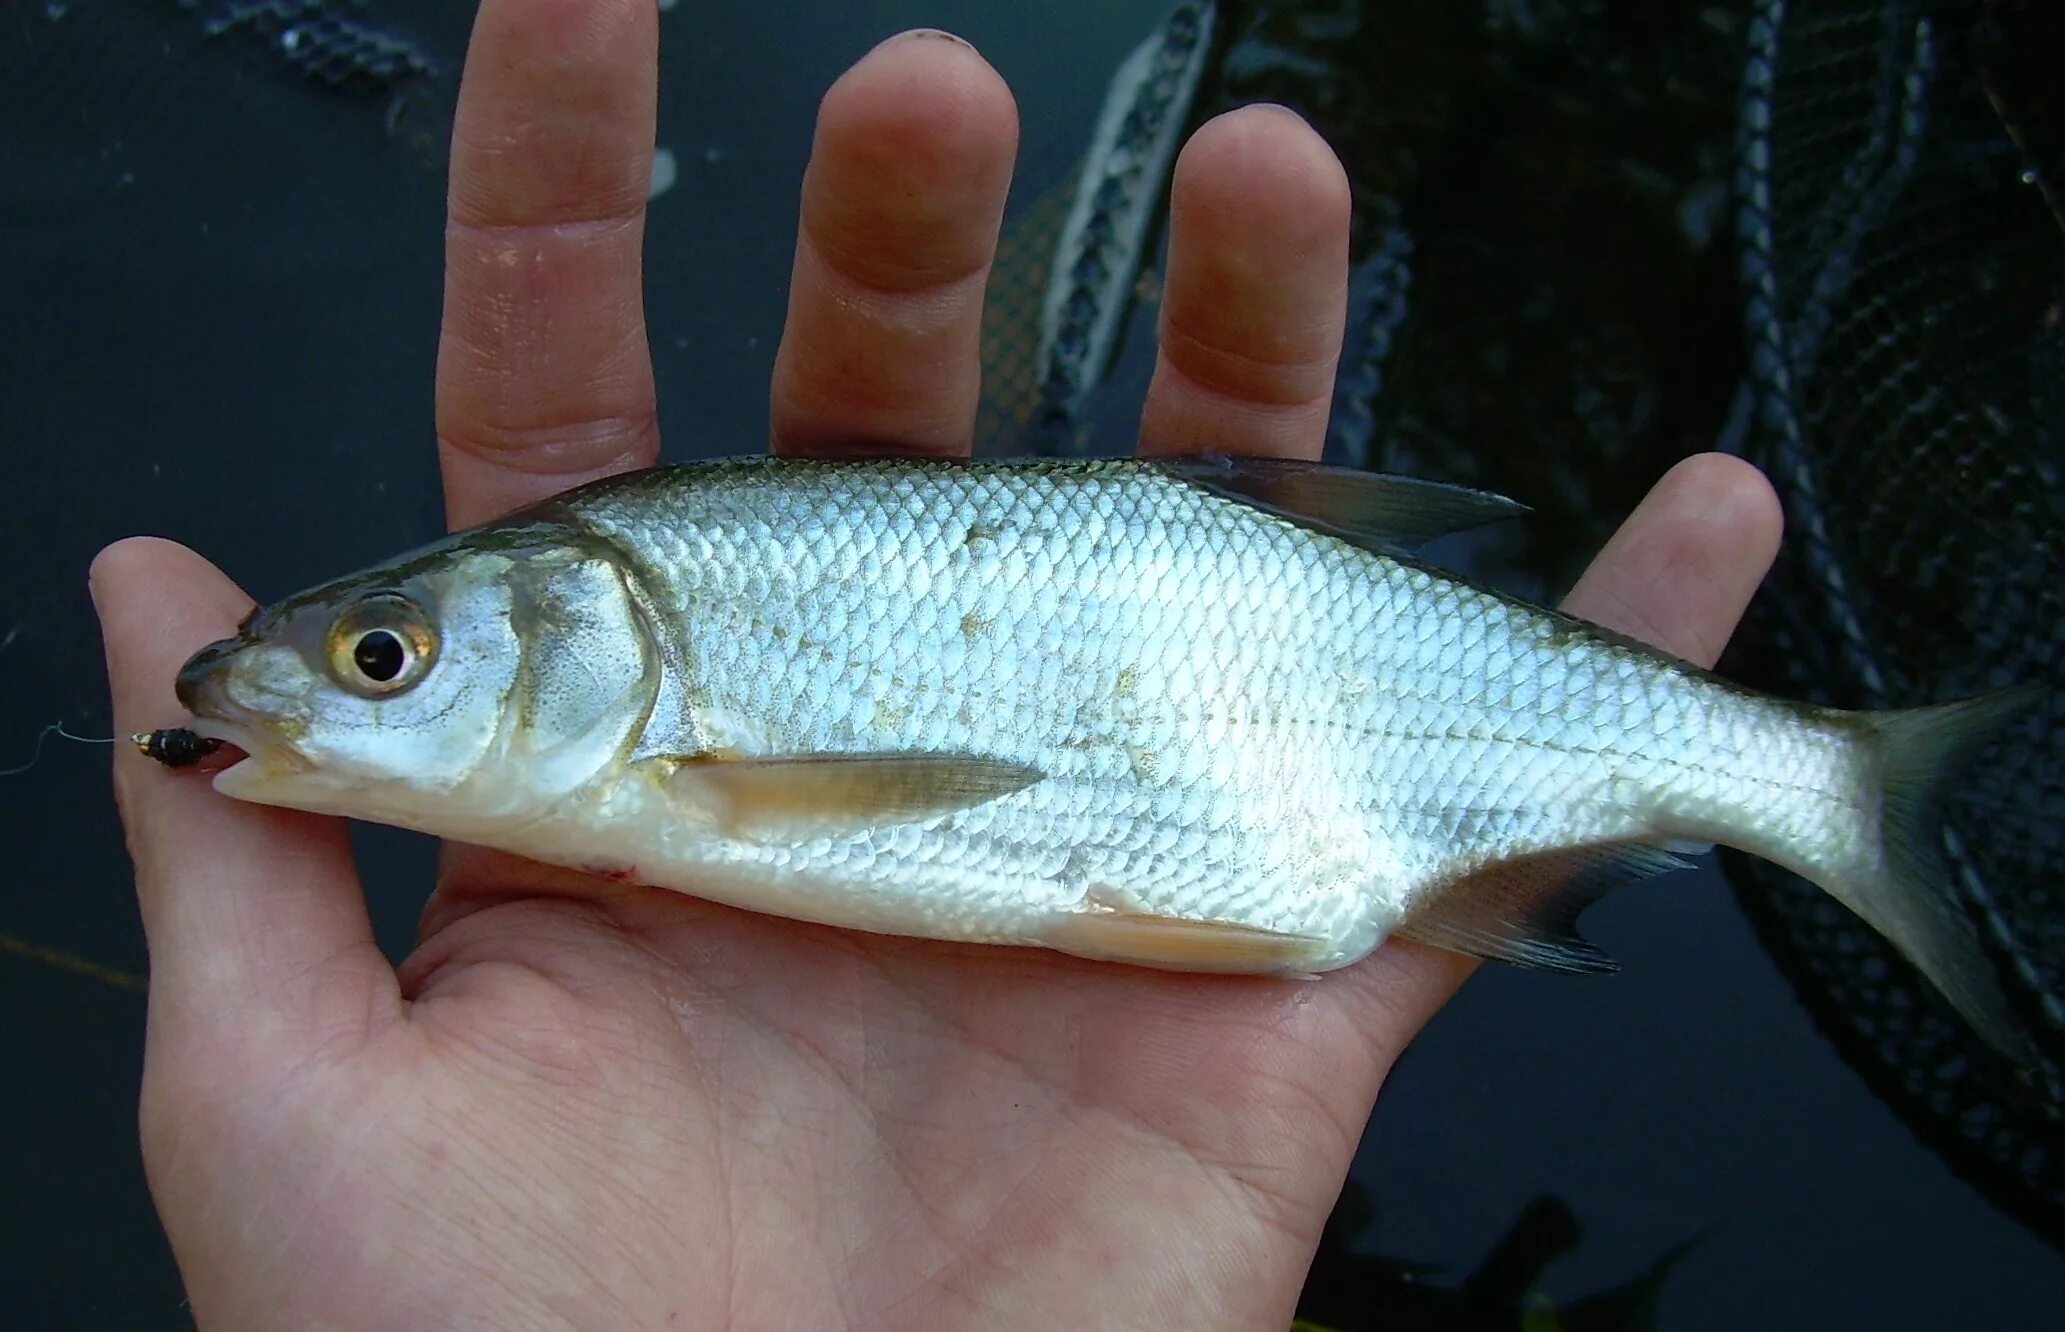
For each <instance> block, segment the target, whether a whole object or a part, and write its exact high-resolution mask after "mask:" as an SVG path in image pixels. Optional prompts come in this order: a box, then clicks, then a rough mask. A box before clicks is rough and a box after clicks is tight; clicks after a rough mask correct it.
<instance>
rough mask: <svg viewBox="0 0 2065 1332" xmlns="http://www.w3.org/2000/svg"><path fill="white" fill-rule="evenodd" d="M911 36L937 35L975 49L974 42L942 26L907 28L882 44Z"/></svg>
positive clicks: (904, 39)
mask: <svg viewBox="0 0 2065 1332" xmlns="http://www.w3.org/2000/svg"><path fill="white" fill-rule="evenodd" d="M913 37H938V38H942V39H944V40H946V41H949V42H952V43H953V44H954V45H955V46H965V47H967V48H968V49H969V50H971V51H973V50H974V49H975V43H973V42H971V41H969V40H968V39H967V38H966V37H956V36H955V35H954V34H952V33H950V32H948V31H947V30H946V29H944V28H908V29H906V30H904V31H903V32H899V33H897V34H896V35H895V36H894V37H891V38H889V39H888V41H885V42H883V43H882V45H883V46H887V45H889V43H890V42H903V41H909V40H910V39H911V38H913Z"/></svg>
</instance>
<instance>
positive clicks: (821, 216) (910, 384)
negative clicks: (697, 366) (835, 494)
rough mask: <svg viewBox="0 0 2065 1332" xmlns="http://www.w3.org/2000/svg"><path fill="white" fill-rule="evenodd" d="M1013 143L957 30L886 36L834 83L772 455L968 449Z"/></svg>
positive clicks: (810, 191)
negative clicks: (987, 289)
mask: <svg viewBox="0 0 2065 1332" xmlns="http://www.w3.org/2000/svg"><path fill="white" fill-rule="evenodd" d="M1017 150H1018V112H1017V108H1016V106H1015V104H1014V103H1013V102H1012V100H1011V92H1010V90H1009V89H1008V88H1006V87H1005V86H1004V81H1003V80H1002V79H1001V78H999V77H998V76H997V73H996V71H995V70H993V69H991V68H990V67H989V65H988V63H987V62H985V61H984V60H983V58H982V57H981V56H979V55H977V54H976V53H975V49H974V48H973V47H971V46H969V45H968V44H967V43H965V42H963V41H961V40H960V39H959V38H956V37H949V36H947V35H946V34H944V33H935V32H930V31H922V30H921V31H919V32H914V33H905V34H902V35H901V36H898V37H892V38H890V39H889V40H888V41H886V42H884V43H882V45H880V46H878V47H876V48H875V49H874V50H873V51H871V52H869V53H868V54H867V55H866V56H865V57H863V58H862V59H861V61H860V62H859V63H858V64H856V65H855V66H854V67H853V68H852V69H850V70H848V71H847V72H846V74H845V75H844V76H843V77H841V78H840V79H839V81H838V82H837V83H835V84H833V85H832V88H831V91H829V92H827V93H826V94H825V99H824V103H823V105H822V107H821V108H820V109H819V112H818V124H817V138H816V141H815V142H814V143H813V144H812V145H811V153H810V166H809V168H808V169H807V170H806V172H805V173H804V177H803V211H802V223H801V226H800V228H799V231H798V235H797V241H796V265H795V274H794V277H793V279H792V280H791V283H790V286H789V314H788V322H787V325H786V327H785V328H784V329H783V330H782V343H781V350H780V351H779V352H777V353H776V355H775V362H774V386H773V401H772V404H771V424H772V430H773V435H774V448H775V452H777V453H826V452H837V451H840V450H842V449H844V448H848V447H852V448H860V449H874V450H879V449H882V448H885V447H887V448H893V449H901V450H916V451H919V452H924V453H935V454H948V453H966V452H967V451H968V446H969V441H970V438H971V436H972V435H973V433H974V429H975V409H976V403H977V400H978V397H979V395H980V392H981V360H980V357H981V337H982V297H983V288H984V286H985V284H986V282H987V280H988V277H989V266H990V261H991V260H992V259H993V258H994V257H995V254H996V246H997V227H998V224H999V223H1000V222H1001V220H1002V218H1003V213H1004V196H1005V193H1006V191H1007V190H1008V189H1009V187H1010V183H1011V164H1012V158H1013V157H1014V155H1015V154H1016V153H1017Z"/></svg>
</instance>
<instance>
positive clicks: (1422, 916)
mask: <svg viewBox="0 0 2065 1332" xmlns="http://www.w3.org/2000/svg"><path fill="white" fill-rule="evenodd" d="M1519 511H1520V507H1519V506H1518V505H1516V504H1513V503H1512V502H1510V501H1507V500H1503V499H1500V498H1498V497H1497V496H1492V495H1486V494H1483V493H1480V492H1476V491H1469V490H1463V489H1459V488H1456V487H1452V486H1444V485H1438V484H1434V483H1430V482H1423V481H1413V480H1409V479H1405V478H1400V477H1385V476H1378V475H1372V474H1369V473H1364V472H1359V471H1351V470H1343V469H1335V468H1328V467H1324V466H1320V465H1317V464H1303V463H1289V462H1266V461H1259V460H1234V459H1190V460H1180V461H1166V460H1165V461H1158V462H1150V461H1100V462H1071V463H1057V462H1026V463H947V462H935V461H919V460H882V461H868V462H803V461H780V460H771V459H753V460H735V461H726V462H719V463H708V464H690V465H684V466H677V467H670V468H658V469H654V470H651V471H647V472H641V473H635V474H631V475H627V476H621V477H616V478H612V479H610V480H607V481H602V482H598V483H595V484H593V485H589V486H586V487H583V488H581V489H579V490H576V491H572V492H569V493H567V494H565V495H562V496H560V497H558V498H556V499H554V500H551V501H548V502H547V503H545V504H542V505H539V506H537V507H535V508H532V509H530V510H527V511H525V512H523V513H521V514H518V515H516V516H513V517H511V518H508V519H504V520H502V521H499V522H495V523H491V524H488V525H486V526H484V527H480V528H476V529H474V530H472V531H469V532H464V533H460V534H458V535H456V536H452V537H449V538H446V539H445V540H443V541H440V542H438V543H436V544H434V545H431V546H429V547H426V548H424V549H422V550H419V551H417V552H414V553H412V554H409V555H405V556H402V557H400V558H398V559H396V560H395V561H394V562H392V563H390V564H387V565H385V566H382V567H380V568H376V569H373V570H370V571H367V572H364V573H359V574H354V575H351V576H349V577H346V578H342V579H339V580H337V581H335V582H332V583H328V584H325V585H323V586H321V587H317V588H314V589H312V590H310V591H307V592H304V593H301V594H300V595H298V596H295V597H291V598H289V599H287V600H286V601H283V602H281V603H279V604H278V605H275V606H271V607H268V608H266V609H265V610H263V611H261V612H259V613H258V614H256V615H254V616H253V617H252V618H251V619H250V620H249V621H247V622H246V624H245V625H244V627H243V628H242V629H241V631H240V632H239V633H238V634H237V636H236V637H235V638H232V639H226V640H224V641H222V642H219V643H215V644H211V645H210V646H209V647H207V648H204V649H203V650H202V651H201V652H199V653H198V654H196V655H195V656H194V657H193V658H192V660H190V661H189V662H188V663H187V664H186V666H185V667H184V668H183V669H182V670H181V671H180V673H179V679H178V694H179V697H180V699H181V701H182V702H183V703H184V704H185V705H186V706H187V707H188V709H189V710H191V711H192V712H193V714H194V716H195V717H196V718H197V719H198V720H197V721H196V722H195V730H196V731H198V732H199V733H200V734H202V735H204V736H209V737H212V738H215V739H219V740H225V741H229V742H232V743H234V744H235V745H237V746H239V747H240V748H241V749H242V750H243V751H244V752H245V753H246V755H247V757H245V758H244V759H243V760H242V761H240V762H238V763H236V764H235V765H234V766H232V767H230V768H228V769H226V770H224V771H223V772H221V773H220V774H219V775H217V776H216V778H215V784H216V787H217V788H218V789H219V790H221V791H223V792H224V793H226V794H228V795H231V796H235V797H238V798H241V799H245V800H252V801H258V802H262V803H267V804H276V805H286V806H292V807H295V808H300V809H308V810H316V811H320V812H326V813H332V814H342V815H349V816H353V817H357V818H363V819H371V820H376V821H379V822H384V823H391V824H397V825H401V826H404V827H409V828H416V829H420V830H423V831H426V832H431V833H436V834H440V835H443V836H447V837H454V838H458V839H461V840H464V841H469V842H475V843H480V844H484V845H488V846H494V847H498V848H501V849H503V850H507V851H511V852H515V853H517V854H521V855H525V856H529V857H532V858H534V859H537V860H542V861H548V862H552V863H556V864H560V865H568V866H573V867H576V868H581V869H589V870H598V871H602V872H609V873H612V874H614V875H615V876H617V877H622V878H635V879H637V880H639V881H642V882H645V883H649V884H654V885H658V886H661V887H666V888H671V889H677V890H680V891H683V892H688V893H693V894H696V895H698V896H701V897H706V898H710V899H714V900H718V901H723V902H728V903H732V904H734V905H737V906H741V907H746V908H751V909H755V910H760V911H765V912H771V913H776V914H779V915H784V916H789V917H795V918H799V919H805V920H812V921H818V922H823V923H827V924H833V925H840V926H847V927H852V928H858V929H864V930H873V931H879V932H885V933H895V934H905V935H916V936H926V937H933V938H942V939H958V940H969V941H979V942H991V943H1003V944H1021V945H1036V946H1042V947H1047V948H1053V949H1059V950H1062V951H1065V952H1069V953H1073V954H1077V955H1081V956H1085V957H1093V958H1104V959H1112V960H1118V961H1124V962H1132V963H1138V964H1143V965H1148V966H1157V967H1165V968H1172V969H1179V970H1193V971H1228V972H1252V973H1265V974H1278V975H1305V974H1311V973H1316V972H1323V971H1327V970H1330V969H1333V968H1336V967H1341V966H1344V965H1346V964H1348V963H1351V962H1354V961H1356V960H1357V959H1359V958H1361V957H1363V956H1364V955H1365V954H1367V953H1368V952H1370V951H1371V950H1372V949H1373V948H1375V947H1376V946H1377V945H1378V944H1379V943H1380V942H1381V941H1382V940H1383V939H1385V938H1386V937H1387V936H1389V935H1392V934H1402V935H1405V936H1408V937H1411V938H1415V939H1419V940H1422V941H1424V942H1427V943H1430V944H1434V945H1438V946H1440V947H1443V948H1449V949H1454V950H1457V951H1461V952H1465V953H1471V954H1475V955H1479V956H1485V957H1495V958H1503V959H1506V960H1509V961H1513V962H1519V963H1523V964H1527V965H1533V966H1540V967H1549V968H1557V969H1563V970H1572V971H1594V970H1603V969H1606V968H1608V967H1610V965H1611V964H1610V962H1609V961H1608V960H1607V959H1606V958H1605V957H1604V955H1603V954H1601V953H1600V952H1599V951H1598V950H1596V949H1595V948H1593V947H1591V946H1590V945H1589V944H1587V943H1585V942H1584V941H1583V940H1582V939H1581V938H1579V937H1578V935H1577V934H1576V932H1575V930H1574V928H1573V922H1574V920H1575V918H1576V916H1577V914H1578V913H1579V912H1580V911H1581V910H1582V909H1583V908H1584V907H1585V906H1586V905H1588V904H1589V903H1590V902H1591V901H1593V900H1594V899H1595V898H1596V897H1597V896H1598V895H1599V894H1600V893H1602V892H1604V891H1606V890H1607V889H1608V888H1610V887H1612V886H1613V885H1615V884H1617V883H1620V882H1624V881H1627V880H1629V879H1632V878H1639V877H1642V876H1645V875H1649V874H1654V873H1657V872H1659V871H1661V870H1664V869H1668V868H1672V867H1675V866H1678V865H1681V864H1683V863H1684V862H1683V861H1682V860H1681V859H1679V854H1678V853H1679V852H1681V851H1684V850H1686V849H1689V848H1692V847H1699V848H1701V849H1703V848H1704V847H1705V846H1707V845H1710V844H1713V843H1722V844H1725V845H1728V846H1733V847H1738V848H1741V849H1742V850H1745V851H1748V852H1750V853H1752V854H1755V855H1759V856H1762V857H1765V858H1767V859H1770V860H1772V861H1775V862H1777V863H1779V864H1781V865H1784V866H1786V867H1787V868H1789V869H1792V870H1794V871H1796V872H1798V873H1800V874H1801V875H1803V876H1805V877H1806V878H1808V879H1810V880H1812V881H1813V882H1815V883H1817V884H1819V885H1820V886H1821V887H1822V888H1824V889H1825V890H1827V891H1828V892H1830V893H1831V894H1833V895H1834V896H1835V897H1837V898H1838V899H1839V900H1841V901H1842V902H1844V903H1845V904H1846V905H1847V906H1849V907H1850V908H1851V909H1852V910H1854V911H1856V912H1857V913H1858V914H1859V915H1860V916H1862V917H1863V918H1864V919H1865V920H1866V921H1868V922H1869V923H1870V924H1871V925H1872V926H1873V927H1874V928H1875V929H1877V930H1878V931H1879V932H1881V933H1882V934H1884V935H1885V936H1886V937H1887V938H1888V939H1890V940H1891V941H1892V942H1893V943H1894V944H1895V945H1896V946H1897V947H1898V948H1899V949H1900V950H1901V951H1902V952H1903V953H1904V954H1905V955H1906V956H1907V957H1908V958H1909V959H1910V960H1912V961H1913V962H1914V963H1915V964H1916V965H1917V966H1919V967H1920V968H1921V969H1922V970H1923V971H1924V972H1925V973H1926V974H1927V975H1928V976H1929V978H1930V979H1931V980H1932V981H1933V982H1934V983H1935V984H1936V986H1937V987H1938V988H1939V989H1941V990H1942V992H1943V993H1944V994H1945V995H1946V996H1947V997H1948V998H1949V1000H1950V1001H1951V1003H1952V1004H1954V1005H1955V1006H1956V1007H1957V1008H1958V1010H1959V1011H1960V1012H1962V1013H1963V1014H1964V1015H1965V1017H1966V1018H1968V1019H1969V1020H1970V1021H1971V1022H1972V1023H1973V1024H1974V1025H1975V1026H1976V1027H1977V1028H1978V1030H1979V1031H1980V1032H1981V1033H1982V1034H1983V1035H1984V1036H1985V1037H1986V1038H1987V1039H1988V1040H1989V1041H1991V1042H1992V1043H1993V1044H1995V1045H1996V1046H1998V1047H2000V1048H2002V1049H2003V1050H2007V1051H2009V1052H2011V1053H2020V1052H2022V1051H2023V1050H2024V1048H2025V1047H2024V1044H2023V1038H2022V1037H2021V1036H2020V1035H2019V1033H2018V1029H2017V1027H2016V1024H2015V1022H2014V1019H2013V1017H2012V1015H2011V1014H2010V1013H2009V1012H2008V1010H2007V1008H2006V1005H2005V1002H2004V1000H2003V998H2002V996H2001V993H2000V990H1999V988H1998V986H1997V984H1996V983H1995V980H1994V978H1993V976H1992V973H1991V972H1990V970H1989V968H1988V964H1987V961H1986V958H1985V957H1984V955H1983V953H1982V950H1981V948H1980V946H1979V942H1978V939H1977V936H1976V934H1975V933H1974V931H1973V929H1972V927H1971V925H1970V924H1969V922H1968V921H1967V920H1966V919H1965V917H1964V916H1963V914H1962V912H1961V910H1960V909H1959V907H1958V906H1957V905H1956V904H1955V903H1954V902H1953V901H1952V900H1951V898H1950V897H1949V896H1948V893H1949V888H1950V885H1949V881H1948V873H1947V870H1946V868H1945V866H1944V864H1943V860H1942V856H1941V852H1940V829H1939V823H1938V819H1937V813H1936V799H1937V796H1938V795H1939V793H1940V791H1941V788H1942V785H1943V783H1944V782H1945V781H1946V780H1947V779H1948V778H1949V776H1950V775H1951V774H1953V773H1954V772H1956V771H1957V769H1958V767H1959V765H1960V764H1962V763H1963V762H1966V761H1968V760H1969V759H1970V757H1971V756H1972V754H1973V752H1974V751H1975V750H1976V749H1977V747H1978V746H1979V745H1980V744H1981V743H1982V742H1983V741H1984V740H1985V739H1986V737H1987V736H1989V735H1990V734H1991V733H1992V732H1993V730H1994V729H1996V727H1997V726H1998V725H1999V724H2000V723H2002V722H2003V721H2005V720H2006V719H2008V718H2009V717H2011V716H2013V715H2014V714H2015V713H2016V712H2017V711H2018V710H2019V709H2021V708H2023V707H2025V706H2026V705H2027V702H2028V699H2027V696H2026V695H2023V694H2020V693H2015V692H2010V693H2007V694H2004V695H1998V696H1993V697H1989V698H1985V699H1979V700H1972V701H1968V702H1963V703H1953V704H1949V705H1945V706H1942V707H1937V708H1928V709H1921V710H1916V711H1909V712H1898V713H1886V714H1867V713H1852V712H1840V711H1835V710H1831V709H1826V708H1819V707H1813V706H1808V705H1804V704H1798V703H1791V702H1786V701H1783V700H1779V699H1774V698H1769V697H1764V696H1760V695H1756V694H1753V693H1750V692H1748V691H1746V690H1743V689H1741V688H1738V687H1736V686H1734V685H1731V684H1729V683H1728V682H1726V681H1725V680H1722V679H1720V678H1718V677H1716V676H1714V675H1711V674H1709V673H1707V672H1704V671H1701V670H1698V669H1697V668H1694V667H1692V666H1690V665H1687V664H1686V663H1683V662H1679V661H1676V660H1674V659H1671V658H1668V657H1665V656H1663V655H1661V654H1659V653H1657V652H1655V651H1653V650H1651V649H1649V648H1646V647H1643V646H1641V645H1639V644H1636V643H1633V642H1630V641H1628V640H1626V639H1623V638H1621V637H1619V636H1617V635H1614V634H1610V633H1608V632H1606V631H1604V630H1601V629H1598V628H1596V627H1594V626H1590V625H1587V624H1584V623H1581V622H1579V621H1576V620H1573V619H1571V618H1569V617H1567V616H1564V615H1561V614H1558V613H1556V612H1553V611H1549V610H1545V609H1542V608H1540V607H1536V606H1532V605H1528V604H1526V603H1523V602H1519V601H1516V600H1513V599H1511V598H1507V597H1504V596H1501V595H1498V594H1495V593H1493V592H1490V591H1486V590H1483V589H1481V588H1478V587H1475V586H1473V585H1471V584H1469V583H1467V582H1465V581H1462V580H1459V579H1456V578H1453V577H1450V576H1448V575H1446V574H1444V573H1442V572H1439V571H1437V570H1434V569H1431V568H1428V567H1425V566H1423V565H1421V564H1418V563H1416V562H1415V561H1414V560H1413V559H1411V558H1410V556H1409V554H1408V552H1409V550H1410V549H1411V547H1413V546H1414V545H1415V544H1416V543H1418V542H1421V541H1424V540H1427V539H1430V538H1432V537H1435V536H1438V535H1441V534H1443V533H1446V532H1450V531H1455V530H1459V529H1462V528H1466V527H1470V526H1474V525H1477V524H1480V523H1484V522H1487V521H1492V520H1496V519H1499V518H1503V517H1507V516H1510V515H1512V514H1514V513H1517V512H1519Z"/></svg>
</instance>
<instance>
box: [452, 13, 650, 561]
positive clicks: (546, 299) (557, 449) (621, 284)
mask: <svg viewBox="0 0 2065 1332" xmlns="http://www.w3.org/2000/svg"><path fill="white" fill-rule="evenodd" d="M656 15H657V11H656V10H655V8H654V6H653V3H652V0H484V2H483V3H482V5H481V7H480V14H479V16H478V17H477V18H476V20H475V22H474V28H473V40H472V42H471V43H470V44H469V46H468V47H467V53H466V71H465V74H464V76H463V79H462V81H461V83H460V88H459V110H458V117H457V120H456V122H455V124H454V125H453V128H452V179H451V191H450V202H449V222H448V224H447V227H446V232H445V314H444V329H443V333H442V336H441V337H440V340H439V343H438V366H437V434H438V460H439V463H440V465H441V467H442V469H443V472H444V481H445V510H446V514H447V516H448V517H449V519H450V521H451V523H452V525H453V526H455V527H465V526H470V525H471V524H473V523H476V522H481V521H483V520H485V519H488V518H491V517H494V516H496V515H498V514H501V513H505V512H507V511H508V510H510V509H513V508H518V507H521V506H522V505H524V504H527V503H530V502H532V501H534V500H538V499H542V498H544V497H545V496H547V495H550V494H554V493H556V492H558V491H561V490H564V489H566V488H567V487H568V486H571V485H574V484H576V483H578V482H581V481H586V480H589V479H591V478H593V477H596V476H602V475H606V474H608V473H611V472H618V471H623V470H624V469H626V468H630V467H637V466H642V465H644V464H645V463H648V462H650V461H651V460H652V459H653V457H654V455H656V454H657V453H658V451H659V435H658V430H657V427H656V419H657V414H656V408H655V405H654V397H653V378H652V361H651V357H650V355H649V353H648V351H647V349H646V341H645V309H644V304H643V300H642V296H641V291H640V282H641V278H640V248H641V246H642V245H643V243H644V236H645V202H646V196H647V193H648V191H649V187H650V185H651V181H652V149H653V136H654V116H655V109H654V108H655V101H656V97H657V91H656V89H657V82H658V72H657V62H658V36H657V32H656V27H657V19H656Z"/></svg>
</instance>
